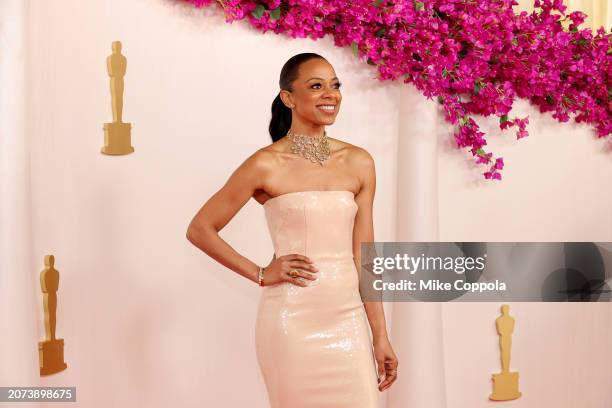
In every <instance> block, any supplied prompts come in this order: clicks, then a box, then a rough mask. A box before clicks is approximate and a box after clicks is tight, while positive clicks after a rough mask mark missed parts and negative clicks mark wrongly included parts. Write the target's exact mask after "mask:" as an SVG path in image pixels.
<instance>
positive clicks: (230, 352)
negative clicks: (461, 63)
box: [0, 0, 612, 408]
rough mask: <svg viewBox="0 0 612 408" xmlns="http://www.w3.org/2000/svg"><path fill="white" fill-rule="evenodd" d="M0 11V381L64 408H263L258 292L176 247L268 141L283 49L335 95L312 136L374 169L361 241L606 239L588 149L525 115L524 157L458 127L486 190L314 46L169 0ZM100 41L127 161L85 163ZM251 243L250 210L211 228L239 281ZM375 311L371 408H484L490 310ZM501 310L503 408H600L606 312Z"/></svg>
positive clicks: (492, 127)
mask: <svg viewBox="0 0 612 408" xmlns="http://www.w3.org/2000/svg"><path fill="white" fill-rule="evenodd" d="M28 5H29V6H28ZM0 10H2V16H1V20H0V21H1V23H2V25H1V26H0V27H1V28H0V29H1V33H0V34H1V37H0V38H1V40H2V42H1V43H0V46H1V48H0V52H1V53H2V61H3V63H2V64H1V65H0V81H1V82H0V92H1V95H2V103H1V104H0V118H1V119H2V120H1V121H0V132H1V133H0V136H1V138H2V143H1V144H0V146H1V156H0V157H1V159H2V168H1V171H2V173H0V175H1V179H0V185H1V186H2V190H1V191H2V197H1V201H0V203H1V206H2V207H1V210H2V211H1V216H2V218H1V219H0V220H1V221H2V224H1V227H2V229H1V234H0V242H1V244H2V246H1V249H2V252H1V253H0V256H1V259H0V267H1V270H0V294H1V295H2V296H1V298H0V318H1V319H2V320H1V321H0V324H1V326H0V327H2V328H3V333H8V335H6V334H4V335H3V340H2V341H1V342H0V345H1V347H0V350H1V351H0V353H2V354H1V355H0V357H1V361H2V362H3V364H1V365H0V366H1V367H2V368H0V385H38V384H40V385H63V386H77V399H78V402H77V404H73V405H76V406H81V405H82V406H83V407H98V406H99V407H105V408H106V407H124V406H125V407H127V406H133V405H138V406H141V405H146V406H148V407H162V406H167V405H169V404H176V405H178V406H181V407H200V406H221V405H223V406H228V407H242V406H247V405H248V406H253V407H265V406H267V397H266V394H265V388H264V385H263V381H262V379H261V378H260V374H259V371H258V368H257V365H256V359H255V349H254V337H253V330H254V322H255V312H256V310H255V309H256V304H257V300H258V295H259V291H258V288H257V287H256V285H254V284H253V283H252V282H250V281H247V280H245V279H242V278H240V277H239V276H238V275H236V274H234V273H233V272H232V271H229V270H227V269H225V268H224V267H222V266H220V265H218V264H216V263H215V262H214V261H213V260H211V259H210V258H208V257H207V256H206V255H205V254H203V253H202V252H200V251H198V250H197V249H196V248H195V247H193V246H192V245H191V244H190V243H189V242H188V241H187V240H186V239H185V230H186V227H187V224H188V222H189V221H190V219H191V217H192V216H193V214H194V213H195V211H197V209H198V208H199V207H200V206H201V205H202V204H203V202H204V201H205V200H206V199H207V198H208V197H209V196H210V195H211V194H213V193H214V192H215V191H216V190H217V189H218V188H220V187H221V186H222V184H223V183H224V182H225V180H226V179H227V177H228V176H229V175H230V174H231V172H232V171H233V170H234V169H235V167H236V166H237V165H239V164H240V163H241V162H242V161H243V160H244V159H245V158H246V157H247V156H248V155H249V154H251V153H252V152H253V151H254V150H256V149H257V148H259V147H261V146H263V145H265V144H268V143H269V142H270V139H269V136H268V135H267V122H268V119H269V109H270V104H271V102H272V99H273V98H274V96H275V94H276V93H277V91H278V90H277V81H278V74H279V71H280V68H281V66H282V64H283V63H284V61H285V60H286V59H288V58H289V57H290V56H292V55H294V54H296V53H299V52H304V51H314V52H318V53H320V54H322V55H324V56H325V57H326V58H328V60H329V61H330V62H331V63H332V64H333V65H334V67H335V69H336V72H337V73H338V76H339V77H340V78H341V80H342V81H343V96H344V99H343V104H342V108H341V112H340V115H339V117H338V121H337V123H336V124H334V126H332V127H331V128H330V129H329V132H328V133H329V134H330V136H332V137H336V138H339V139H342V140H346V141H348V142H350V143H353V144H356V145H360V146H362V147H364V148H366V149H367V150H369V151H370V153H371V154H372V155H373V157H374V159H375V161H376V169H377V185H378V189H377V194H376V201H375V213H374V217H375V219H374V221H375V238H376V239H377V240H378V241H393V240H396V239H397V240H438V239H440V240H444V241H446V240H457V241H470V240H479V241H487V240H499V241H537V240H550V241H562V240H589V241H598V240H599V241H612V239H611V238H612V213H611V212H610V211H609V208H610V207H611V206H612V193H611V192H610V190H609V188H606V185H607V184H606V180H610V176H611V175H612V155H611V154H610V152H609V151H606V147H605V146H606V143H607V142H606V141H604V140H594V136H592V134H593V133H592V131H591V129H590V128H589V127H588V126H577V125H575V124H560V123H557V122H556V121H554V120H553V119H551V118H550V117H548V116H546V115H540V114H538V113H537V111H536V110H535V109H533V108H531V107H530V106H528V105H527V104H526V103H524V102H522V101H521V102H519V103H517V106H516V109H515V110H516V112H517V113H516V114H517V115H519V116H521V117H522V116H523V114H525V113H529V114H530V115H531V116H530V122H531V123H530V125H529V130H530V133H531V136H530V137H529V138H528V139H523V140H521V141H515V140H514V137H513V136H512V135H513V133H512V132H501V131H499V129H496V124H495V122H496V121H495V118H488V119H480V122H479V123H481V124H482V125H483V129H485V130H484V131H485V132H487V134H490V135H491V138H490V145H491V146H492V147H493V148H494V149H495V151H496V152H498V153H499V154H500V155H502V156H504V157H505V159H506V164H507V167H506V169H504V171H503V177H504V180H503V181H502V182H498V183H490V182H487V181H484V180H481V175H480V172H481V171H482V168H473V167H472V166H470V165H469V162H470V161H471V159H470V158H469V157H468V156H467V155H466V154H465V153H463V152H461V151H458V150H456V149H453V148H451V147H449V145H450V144H452V140H451V136H450V135H451V129H450V127H449V126H448V125H447V124H446V123H444V122H442V121H441V120H440V115H439V113H438V112H437V107H436V106H435V104H434V103H433V102H432V101H426V100H425V99H424V98H423V97H421V96H420V95H419V94H418V92H416V91H415V90H414V88H412V87H410V86H403V85H397V84H391V83H380V82H378V81H377V80H376V79H374V77H375V72H374V70H373V69H372V67H370V66H368V65H365V64H363V63H361V62H359V61H357V60H356V59H355V58H354V57H353V56H352V54H351V52H350V50H348V49H338V48H335V47H334V46H333V42H332V41H331V39H329V38H326V39H323V40H319V41H317V42H314V41H311V40H306V39H298V40H293V39H287V38H284V37H280V36H276V35H274V34H271V33H268V34H266V35H262V34H260V33H258V32H256V31H254V30H253V29H251V28H249V27H248V26H247V24H246V23H244V22H235V23H233V24H231V25H230V24H226V23H224V21H223V17H222V16H221V14H220V12H219V11H218V10H216V9H205V10H194V9H192V8H191V7H189V6H184V5H180V4H178V3H176V2H173V1H169V0H134V1H131V2H122V1H119V0H107V1H102V0H91V1H88V2H82V1H76V0H49V1H46V2H23V1H19V0H4V2H3V3H1V5H0ZM114 40H120V41H122V43H123V54H124V55H126V57H127V59H128V68H127V75H126V77H125V83H126V88H125V103H124V120H125V121H129V122H131V123H132V124H133V131H132V132H133V133H132V141H133V145H134V146H135V148H136V152H135V153H134V154H132V155H128V156H123V157H109V156H104V155H102V154H100V152H99V150H100V147H101V146H102V144H103V133H102V123H104V122H109V121H110V119H111V111H110V93H109V85H108V77H107V74H106V67H105V58H106V56H107V55H109V54H110V52H111V48H110V44H111V42H112V41H114ZM267 234H268V233H267V228H266V225H265V219H264V215H263V210H262V209H261V207H260V206H259V205H258V204H257V203H256V202H255V201H250V202H249V203H248V204H247V205H246V206H245V208H244V209H243V210H242V211H241V212H240V213H239V214H238V215H237V216H236V217H235V218H234V219H233V220H232V221H231V222H230V224H229V225H228V226H227V227H226V228H225V229H224V230H223V231H222V232H221V236H222V237H223V238H224V239H226V240H227V241H228V242H229V243H230V244H231V245H232V246H233V247H234V248H235V249H236V250H238V251H240V252H241V253H242V254H244V255H245V256H247V257H250V258H251V259H252V260H253V261H255V262H257V263H260V264H262V263H267V262H268V261H269V260H270V258H271V256H272V245H271V242H270V240H269V238H267ZM46 254H53V255H55V257H56V268H57V269H58V270H59V271H60V274H61V280H60V290H59V292H58V297H59V301H58V327H57V334H58V336H59V337H61V338H64V339H65V343H66V346H65V347H66V348H65V356H66V362H67V363H68V366H69V367H68V369H67V370H66V371H64V372H62V373H59V374H56V375H53V376H50V377H45V378H40V377H39V376H38V367H37V358H38V356H37V342H38V341H39V340H42V339H43V336H44V326H43V320H42V298H41V296H40V287H39V283H38V275H39V273H40V271H41V270H42V268H43V258H44V255H46ZM386 310H387V320H388V324H389V331H390V333H391V336H392V343H393V345H394V348H395V350H396V352H397V354H398V357H399V358H400V378H399V380H398V382H397V383H396V384H395V385H394V386H393V387H391V389H390V390H389V391H388V392H386V393H384V394H383V395H381V402H382V403H383V406H387V407H393V408H395V407H408V408H410V407H420V406H428V407H448V408H460V407H467V406H469V407H485V406H490V405H491V404H492V403H491V402H489V401H488V400H487V398H488V395H489V393H490V391H491V385H490V375H491V373H493V372H497V371H498V370H499V357H498V349H497V344H498V343H497V341H498V337H497V334H496V333H495V328H494V319H495V318H496V317H497V316H498V314H499V304H497V303H474V304H466V303H464V304H453V303H448V304H387V305H386ZM511 314H512V315H513V316H514V317H515V318H516V321H517V327H516V331H515V335H514V337H513V357H512V369H513V370H518V371H519V372H520V374H521V391H523V397H522V398H521V399H520V400H517V401H514V402H511V403H508V405H513V406H517V407H541V406H543V405H545V406H556V407H568V408H569V407H575V406H581V407H593V408H600V407H606V406H609V405H611V404H612V392H611V391H610V390H611V389H612V387H611V385H612V364H611V363H612V355H611V354H610V351H609V345H608V344H607V343H606V341H607V339H609V338H610V335H611V334H612V308H611V307H610V305H609V304H603V303H602V304H567V305H565V304H564V305H555V304H539V303H538V304H536V303H533V304H530V303H513V304H511ZM587 379H588V380H587ZM24 406H25V405H24Z"/></svg>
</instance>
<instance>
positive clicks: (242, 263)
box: [187, 150, 274, 282]
mask: <svg viewBox="0 0 612 408" xmlns="http://www.w3.org/2000/svg"><path fill="white" fill-rule="evenodd" d="M273 160H274V158H273V156H272V153H270V152H266V151H263V150H258V151H257V152H255V153H254V154H252V155H251V156H250V157H248V158H247V159H246V160H245V161H244V162H243V163H242V164H241V165H240V166H239V167H238V168H237V169H236V170H235V171H234V172H233V173H232V175H231V176H230V177H229V179H228V180H227V182H226V183H225V185H224V186H223V187H222V188H221V189H220V190H219V191H217V192H216V193H215V194H214V195H213V196H211V197H210V199H209V200H208V201H206V203H205V204H204V205H203V206H202V208H200V210H199V211H198V212H197V213H196V215H195V216H194V217H193V219H192V221H191V223H190V224H189V227H188V228H187V239H188V240H189V241H190V242H191V243H192V244H194V245H195V246H196V247H198V248H199V249H201V250H202V251H204V252H205V253H206V254H208V255H209V256H210V257H211V258H213V259H215V260H216V261H217V262H219V263H221V264H222V265H224V266H226V267H227V268H229V269H231V270H233V271H234V272H237V273H239V274H240V275H242V276H244V277H246V278H248V279H250V280H252V281H253V282H257V281H258V273H259V267H258V265H257V264H255V263H253V262H251V261H250V260H249V259H247V258H245V257H244V256H242V255H240V254H239V253H238V252H236V251H235V250H234V249H233V248H232V247H231V246H230V245H229V244H228V243H227V242H225V241H224V240H223V239H222V238H221V237H220V236H219V234H218V233H219V231H221V229H223V227H225V225H226V224H227V223H228V222H229V221H230V220H231V219H232V218H233V217H234V215H236V213H237V212H238V211H239V210H240V209H241V208H242V207H243V206H244V205H245V204H246V202H247V201H248V200H249V199H250V198H251V196H253V194H254V192H255V191H256V190H258V189H263V187H264V186H263V183H264V180H266V178H267V174H268V172H269V171H270V170H271V168H272V166H273V163H274V161H273Z"/></svg>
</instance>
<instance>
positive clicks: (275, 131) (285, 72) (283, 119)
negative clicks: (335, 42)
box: [268, 52, 325, 142]
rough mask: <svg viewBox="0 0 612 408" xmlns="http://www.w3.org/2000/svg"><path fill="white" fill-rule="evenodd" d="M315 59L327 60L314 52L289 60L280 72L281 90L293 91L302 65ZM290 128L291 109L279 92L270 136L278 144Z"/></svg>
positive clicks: (279, 83) (269, 128) (273, 110)
mask: <svg viewBox="0 0 612 408" xmlns="http://www.w3.org/2000/svg"><path fill="white" fill-rule="evenodd" d="M313 58H321V59H325V58H323V57H322V56H320V55H319V54H315V53H314V52H303V53H301V54H297V55H294V56H293V57H291V58H289V59H288V60H287V62H285V65H283V68H282V69H281V72H280V79H279V80H278V85H279V87H280V89H284V90H286V91H292V90H293V89H292V86H291V84H292V83H293V81H295V80H296V78H297V77H298V69H299V68H300V65H302V64H303V63H304V62H306V61H308V60H311V59H313ZM289 128H291V109H289V108H288V107H286V106H285V104H284V103H283V101H282V100H281V98H280V91H279V92H278V95H276V98H274V101H273V102H272V118H271V119H270V126H269V127H268V131H269V132H270V136H272V141H273V142H276V141H277V140H279V139H282V138H283V137H284V136H285V135H286V134H287V131H288V130H289Z"/></svg>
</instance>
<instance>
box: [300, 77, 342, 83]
mask: <svg viewBox="0 0 612 408" xmlns="http://www.w3.org/2000/svg"><path fill="white" fill-rule="evenodd" d="M313 79H320V80H321V81H324V79H323V78H317V77H314V78H309V79H307V80H306V82H308V81H311V80H313ZM333 79H338V77H333V78H332V80H333Z"/></svg>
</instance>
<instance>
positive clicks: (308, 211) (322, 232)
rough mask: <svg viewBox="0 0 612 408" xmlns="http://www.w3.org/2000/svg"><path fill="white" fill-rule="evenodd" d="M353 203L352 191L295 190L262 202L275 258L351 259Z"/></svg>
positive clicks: (354, 211)
mask: <svg viewBox="0 0 612 408" xmlns="http://www.w3.org/2000/svg"><path fill="white" fill-rule="evenodd" d="M357 208H358V206H357V203H356V202H355V196H354V194H353V192H352V191H348V190H320V191H296V192H292V193H286V194H281V195H279V196H276V197H273V198H270V199H268V201H266V202H265V203H264V209H265V213H266V220H267V223H268V229H269V231H270V236H271V238H272V243H273V245H274V251H275V253H276V257H280V256H282V255H286V254H290V253H297V254H302V255H306V256H308V257H310V258H311V259H321V258H323V259H325V258H353V226H354V222H355V215H356V214H357Z"/></svg>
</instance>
